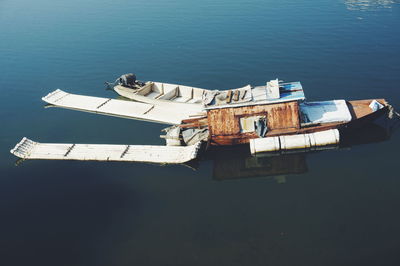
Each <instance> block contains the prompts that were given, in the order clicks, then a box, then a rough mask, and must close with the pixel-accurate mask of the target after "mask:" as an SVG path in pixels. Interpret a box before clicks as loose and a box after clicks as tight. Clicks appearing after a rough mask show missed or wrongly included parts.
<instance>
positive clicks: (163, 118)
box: [42, 90, 194, 125]
mask: <svg viewBox="0 0 400 266" xmlns="http://www.w3.org/2000/svg"><path fill="white" fill-rule="evenodd" d="M42 100H43V101H45V102H47V103H49V104H51V105H53V106H56V107H63V108H67V109H73V110H79V111H84V112H91V113H96V114H102V115H110V116H116V117H122V118H129V119H137V120H145V121H150V122H158V123H163V124H170V125H177V124H180V123H181V121H182V120H183V119H188V118H190V116H191V115H194V114H193V113H191V112H190V111H185V110H182V109H179V110H175V109H172V108H166V107H164V106H157V105H153V104H148V103H140V102H133V101H124V100H115V99H110V98H101V97H93V96H84V95H77V94H71V93H67V92H65V91H62V90H55V91H53V92H51V93H49V94H48V95H46V96H45V97H43V98H42Z"/></svg>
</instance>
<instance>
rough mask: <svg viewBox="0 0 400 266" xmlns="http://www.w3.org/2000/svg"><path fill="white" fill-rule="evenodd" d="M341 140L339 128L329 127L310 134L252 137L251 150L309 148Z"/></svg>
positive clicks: (254, 152) (253, 152)
mask: <svg viewBox="0 0 400 266" xmlns="http://www.w3.org/2000/svg"><path fill="white" fill-rule="evenodd" d="M339 141H340V135H339V130H337V129H329V130H325V131H320V132H315V133H309V134H297V135H288V136H279V137H267V138H259V139H251V140H250V152H251V153H252V154H256V153H261V152H272V151H279V150H293V149H308V148H311V147H319V146H326V145H336V144H339Z"/></svg>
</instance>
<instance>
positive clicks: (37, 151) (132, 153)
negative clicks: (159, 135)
mask: <svg viewBox="0 0 400 266" xmlns="http://www.w3.org/2000/svg"><path fill="white" fill-rule="evenodd" d="M200 146H201V142H198V143H196V144H194V145H191V146H151V145H108V144H66V143H39V142H35V141H32V140H30V139H27V138H23V139H22V140H21V141H20V142H19V143H18V144H17V145H16V146H15V147H14V149H12V150H11V151H10V152H11V153H12V154H14V155H15V156H17V157H19V158H22V159H44V160H46V159H47V160H80V161H121V162H148V163H162V164H179V163H185V162H188V161H190V160H193V159H195V158H196V157H197V154H198V152H199V150H200Z"/></svg>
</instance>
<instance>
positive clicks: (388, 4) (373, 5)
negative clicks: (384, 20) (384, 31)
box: [344, 0, 396, 11]
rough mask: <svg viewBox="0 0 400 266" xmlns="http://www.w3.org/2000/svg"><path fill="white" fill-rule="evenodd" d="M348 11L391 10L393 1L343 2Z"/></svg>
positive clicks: (350, 0)
mask: <svg viewBox="0 0 400 266" xmlns="http://www.w3.org/2000/svg"><path fill="white" fill-rule="evenodd" d="M344 3H345V5H346V7H347V9H348V10H359V11H373V10H378V9H382V8H392V6H393V5H394V4H396V1H395V0H345V1H344Z"/></svg>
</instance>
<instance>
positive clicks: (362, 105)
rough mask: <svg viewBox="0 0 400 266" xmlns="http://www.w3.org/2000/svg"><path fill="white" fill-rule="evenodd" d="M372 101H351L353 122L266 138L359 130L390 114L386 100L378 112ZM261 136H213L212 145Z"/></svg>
mask: <svg viewBox="0 0 400 266" xmlns="http://www.w3.org/2000/svg"><path fill="white" fill-rule="evenodd" d="M371 101H372V100H358V101H349V102H348V106H349V110H350V112H351V114H352V118H353V119H352V120H351V121H350V122H345V123H343V122H340V123H326V124H319V125H313V126H310V127H303V128H282V129H273V130H271V131H269V132H267V134H266V137H273V136H281V135H293V134H305V133H314V132H318V131H324V130H328V129H335V128H336V129H339V130H342V129H344V128H354V129H355V128H359V127H362V126H363V125H365V124H366V123H370V122H372V121H374V120H375V119H377V118H379V117H381V116H382V115H384V114H386V113H387V112H388V109H389V108H388V104H387V102H386V101H385V100H384V99H377V101H378V102H379V103H381V104H383V105H384V107H383V108H382V109H380V110H378V111H375V112H373V111H372V110H371V108H369V106H368V105H369V103H370V102H371ZM258 137H259V136H258V135H257V134H256V133H254V132H251V133H236V134H211V135H210V145H217V146H226V145H240V144H247V143H249V141H250V139H254V138H258Z"/></svg>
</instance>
